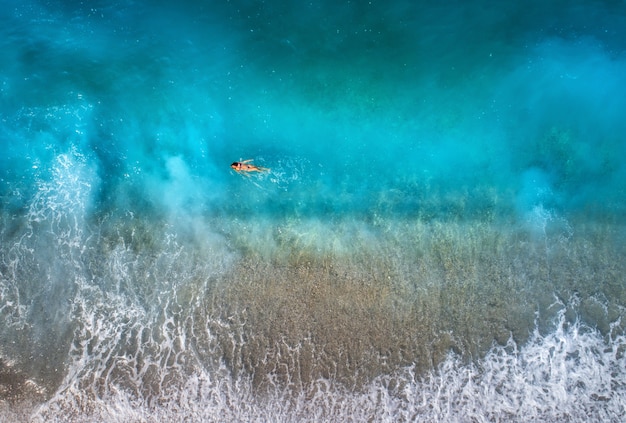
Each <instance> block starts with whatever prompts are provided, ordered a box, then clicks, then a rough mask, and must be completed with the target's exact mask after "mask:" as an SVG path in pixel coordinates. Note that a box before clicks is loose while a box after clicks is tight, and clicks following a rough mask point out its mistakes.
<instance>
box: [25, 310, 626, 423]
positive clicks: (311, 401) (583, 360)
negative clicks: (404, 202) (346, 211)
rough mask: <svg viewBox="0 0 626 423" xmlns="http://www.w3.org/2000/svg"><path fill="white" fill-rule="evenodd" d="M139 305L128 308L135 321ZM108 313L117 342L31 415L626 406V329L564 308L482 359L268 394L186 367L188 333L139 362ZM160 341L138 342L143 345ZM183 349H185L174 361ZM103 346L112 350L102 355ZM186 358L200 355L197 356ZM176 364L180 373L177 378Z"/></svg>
mask: <svg viewBox="0 0 626 423" xmlns="http://www.w3.org/2000/svg"><path fill="white" fill-rule="evenodd" d="M114 308H115V307H111V309H114ZM140 315H141V313H137V314H136V315H135V317H130V316H129V319H130V321H129V320H127V322H128V323H127V324H131V325H132V323H130V322H131V321H137V320H136V318H137V317H139V316H140ZM98 320H104V316H101V317H98V318H96V319H95V320H92V324H95V325H96V326H98V325H101V326H99V327H97V328H96V327H94V328H93V329H97V330H98V333H99V335H97V336H96V335H95V334H96V332H94V335H92V336H94V338H93V340H92V342H98V341H97V340H98V339H101V338H107V336H108V337H109V342H112V344H111V345H105V344H103V343H102V342H101V343H100V344H99V345H94V349H93V352H92V353H91V354H86V353H84V352H83V353H82V354H80V355H78V356H76V355H73V358H74V361H73V362H72V364H71V367H70V372H69V373H68V376H67V377H66V379H65V382H64V383H63V385H62V387H61V389H60V390H59V391H58V392H57V393H56V394H55V396H54V397H53V398H52V399H51V400H50V401H49V402H47V403H46V404H44V405H42V406H41V407H40V408H39V409H38V410H37V411H36V412H35V413H34V414H33V416H32V419H33V421H58V420H62V419H64V418H67V419H68V420H69V421H120V420H123V421H129V422H152V421H165V420H172V419H173V420H179V421H216V422H217V421H249V422H262V421H263V422H264V421H281V422H313V421H355V422H356V421H389V422H391V421H394V422H398V421H406V422H409V421H433V422H435V421H441V422H466V421H472V422H491V421H519V422H526V421H528V422H531V421H532V422H536V421H545V422H558V421H581V422H582V421H605V422H618V421H620V419H621V416H623V415H624V413H625V412H626V371H625V370H624V369H626V356H625V354H624V349H625V348H626V338H624V337H623V336H622V335H619V336H614V337H613V336H609V337H608V338H606V339H605V338H603V337H602V336H601V335H600V334H599V333H597V332H596V331H594V330H592V329H590V328H588V327H586V326H584V325H581V324H580V323H574V324H571V325H570V324H568V323H567V322H566V319H565V317H564V313H560V314H559V321H558V325H557V328H556V330H554V331H553V332H551V333H548V334H546V335H541V334H540V333H539V331H538V330H536V331H535V332H534V333H533V335H532V337H531V339H530V340H529V341H528V343H527V344H526V345H524V346H518V345H516V344H515V343H514V342H513V341H512V340H511V341H509V343H508V344H507V345H504V346H494V347H493V348H492V349H491V350H490V351H489V352H488V354H487V355H486V356H485V357H484V358H482V359H478V360H476V361H475V362H473V363H464V362H462V360H460V359H459V357H457V356H455V355H449V356H448V358H447V359H446V360H445V361H444V362H443V363H442V364H441V365H440V366H439V367H438V368H437V369H436V370H433V371H431V372H430V373H428V374H426V375H419V374H416V372H415V368H414V367H408V368H406V369H403V370H400V371H398V372H396V373H395V374H393V375H383V376H379V377H378V378H376V379H375V380H373V381H372V382H371V383H370V384H369V385H367V386H365V387H364V389H361V390H357V391H353V390H350V389H347V388H346V387H343V386H341V385H340V384H337V383H335V382H333V381H332V380H327V379H319V380H317V381H314V382H313V383H311V384H310V385H309V386H306V387H303V389H302V390H293V389H291V388H287V389H284V388H279V387H278V385H276V386H274V388H271V389H270V390H269V392H268V393H267V394H264V395H257V394H255V393H254V389H253V388H252V382H251V379H250V378H248V377H246V376H243V375H240V376H239V377H234V376H233V375H232V374H231V373H230V372H228V371H227V369H226V368H225V367H224V366H218V367H215V368H212V369H209V368H207V367H205V366H202V365H200V364H199V363H197V362H193V363H191V362H187V363H185V364H186V365H187V366H189V367H188V371H187V372H182V371H181V370H182V369H181V365H180V363H179V361H178V360H179V359H180V357H181V356H182V355H185V353H184V351H185V346H183V344H185V343H187V348H189V346H190V344H189V343H188V342H189V341H190V340H189V339H186V340H182V341H181V342H180V343H178V344H177V346H175V345H174V344H172V343H171V342H170V341H171V340H167V338H164V341H163V343H162V345H160V346H159V347H158V351H159V352H160V355H162V357H161V358H160V359H159V358H158V357H157V356H152V357H151V358H150V360H146V361H145V362H144V364H143V365H142V366H138V364H139V363H138V362H135V363H131V361H132V360H134V359H137V358H138V357H139V356H141V354H142V353H138V355H136V356H135V357H129V356H126V357H123V356H115V354H112V352H113V350H114V349H115V347H113V344H115V343H117V342H120V340H121V337H120V335H121V334H122V331H121V330H120V329H119V328H115V326H116V325H117V324H118V323H119V322H117V323H116V322H109V323H105V322H104V321H100V322H98ZM114 320H115V318H114ZM86 324H89V323H88V320H87V321H86ZM166 326H167V324H164V327H166ZM175 331H176V330H175ZM116 333H117V334H118V335H117V336H114V334H116ZM107 334H108V335H107ZM122 337H123V336H122ZM148 344H150V342H149V343H148ZM152 347H154V346H153V345H152V346H147V345H145V346H143V347H140V349H143V354H145V351H146V350H145V349H147V348H152ZM175 348H178V349H179V351H178V353H177V354H179V355H178V356H177V357H178V359H174V360H170V361H168V358H166V357H169V355H170V354H172V353H173V350H174V349H175ZM99 349H102V350H101V352H96V351H97V350H99ZM83 351H85V349H84V348H83ZM102 351H107V352H106V353H105V355H104V356H103V355H102ZM186 357H187V358H189V359H191V360H192V361H193V356H192V355H188V356H186ZM145 358H146V359H148V358H149V356H148V355H147V354H146V355H145ZM120 366H124V368H125V369H126V371H127V372H128V376H129V377H128V378H127V379H123V378H116V377H114V376H113V375H114V374H115V372H114V371H112V369H113V368H115V367H120ZM133 366H138V367H133ZM151 366H154V367H151ZM150 368H152V369H153V370H152V371H153V372H155V373H156V374H158V375H159V376H158V377H156V379H155V380H156V381H158V382H157V386H155V387H153V388H151V389H147V387H145V386H144V387H143V388H141V387H140V386H138V385H136V384H134V383H128V382H129V381H132V380H135V381H139V380H141V378H142V376H146V374H147V372H148V369H150ZM173 374H178V378H177V379H176V383H172V381H173V379H172V375H173ZM130 375H132V377H131V376H130Z"/></svg>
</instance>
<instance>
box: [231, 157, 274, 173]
mask: <svg viewBox="0 0 626 423" xmlns="http://www.w3.org/2000/svg"><path fill="white" fill-rule="evenodd" d="M250 162H252V159H248V160H243V161H241V162H233V163H232V164H231V165H230V167H231V169H233V170H234V171H235V172H237V173H241V174H247V173H252V172H269V169H268V168H266V167H261V166H255V165H253V164H250Z"/></svg>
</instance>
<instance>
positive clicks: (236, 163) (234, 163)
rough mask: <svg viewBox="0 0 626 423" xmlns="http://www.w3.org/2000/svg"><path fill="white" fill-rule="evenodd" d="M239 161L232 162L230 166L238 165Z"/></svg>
mask: <svg viewBox="0 0 626 423" xmlns="http://www.w3.org/2000/svg"><path fill="white" fill-rule="evenodd" d="M239 164H240V163H239V162H233V163H232V164H231V165H230V166H231V167H232V166H238V165H239Z"/></svg>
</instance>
